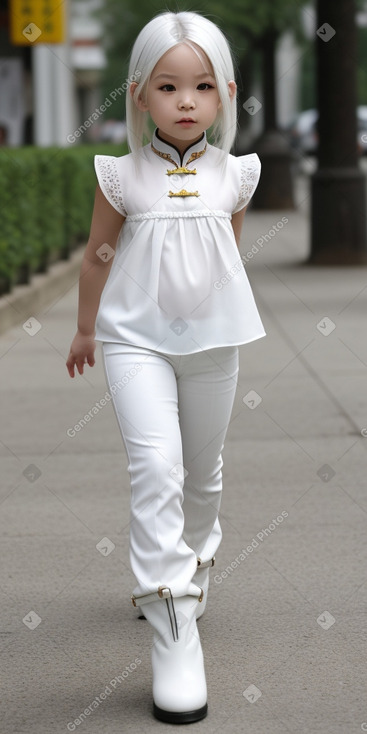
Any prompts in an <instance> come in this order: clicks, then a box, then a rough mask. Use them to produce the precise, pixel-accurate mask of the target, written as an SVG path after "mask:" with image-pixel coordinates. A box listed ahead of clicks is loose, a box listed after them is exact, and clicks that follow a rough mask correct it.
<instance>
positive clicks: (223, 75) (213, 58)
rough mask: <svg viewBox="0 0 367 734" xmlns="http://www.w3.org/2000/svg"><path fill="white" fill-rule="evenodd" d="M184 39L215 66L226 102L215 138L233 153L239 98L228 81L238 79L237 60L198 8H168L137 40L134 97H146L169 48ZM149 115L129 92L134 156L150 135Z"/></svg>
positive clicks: (133, 62) (132, 59)
mask: <svg viewBox="0 0 367 734" xmlns="http://www.w3.org/2000/svg"><path fill="white" fill-rule="evenodd" d="M183 42H186V43H188V44H189V45H191V43H195V44H196V45H197V46H199V48H201V49H202V51H204V53H205V54H206V55H207V57H208V59H209V61H210V63H211V65H212V67H213V71H214V75H215V79H216V84H217V89H218V94H219V97H220V100H221V103H222V106H221V108H220V109H219V110H218V114H217V117H216V120H215V122H214V125H213V137H214V140H213V142H214V145H216V146H217V147H218V148H221V149H222V150H223V151H225V152H226V153H229V152H230V149H231V148H232V145H233V143H234V139H235V137H236V132H237V105H236V98H233V99H232V100H231V99H230V97H229V91H228V82H229V81H231V80H232V79H234V68H233V60H232V56H231V51H230V47H229V44H228V41H227V39H226V37H225V36H224V34H223V33H222V31H221V30H220V29H219V28H218V26H216V25H215V23H212V21H211V20H209V19H208V18H205V17H204V16H202V15H199V13H195V12H186V11H185V12H180V13H171V12H164V13H160V14H159V15H157V16H155V17H154V18H153V19H152V20H151V21H149V23H147V25H145V26H144V28H143V29H142V30H141V31H140V33H139V35H138V37H137V39H136V41H135V43H134V46H133V49H132V52H131V57H130V65H129V81H137V82H138V86H137V87H136V89H135V92H134V99H137V97H138V95H140V94H141V95H142V97H143V99H144V97H145V93H146V90H147V86H148V83H149V79H150V76H151V73H152V71H153V69H154V67H155V65H156V64H157V63H158V61H159V59H160V58H161V57H162V56H163V54H165V53H166V51H168V50H169V49H171V48H173V47H174V46H176V45H177V44H179V43H183ZM190 42H191V43H190ZM194 50H195V48H194ZM148 115H149V113H148V112H142V111H140V110H139V109H138V108H137V106H136V104H135V103H134V100H133V99H132V98H131V96H130V94H129V92H127V93H126V125H127V142H128V146H129V148H130V151H131V152H132V153H133V154H134V156H137V155H138V153H139V150H140V149H141V147H142V145H143V140H144V135H146V137H147V138H148V140H149V139H150V131H149V127H148Z"/></svg>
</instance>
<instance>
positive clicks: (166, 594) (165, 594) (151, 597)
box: [131, 586, 204, 607]
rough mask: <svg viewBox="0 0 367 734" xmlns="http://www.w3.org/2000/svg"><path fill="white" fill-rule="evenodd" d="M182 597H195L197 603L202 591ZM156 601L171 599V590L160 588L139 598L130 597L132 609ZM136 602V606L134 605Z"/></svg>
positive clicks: (202, 593)
mask: <svg viewBox="0 0 367 734" xmlns="http://www.w3.org/2000/svg"><path fill="white" fill-rule="evenodd" d="M183 596H196V597H198V601H202V600H203V596H204V591H203V589H200V594H199V595H198V594H197V593H193V592H189V591H188V592H186V593H185V594H184V595H183ZM157 599H172V594H171V589H170V588H169V587H168V586H160V587H159V588H158V590H157V591H153V592H151V593H150V594H141V595H140V596H135V594H133V595H132V597H131V601H132V603H133V605H134V607H138V606H139V607H141V606H142V604H149V602H151V601H157ZM136 602H138V604H137V603H136Z"/></svg>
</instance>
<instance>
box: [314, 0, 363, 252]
mask: <svg viewBox="0 0 367 734" xmlns="http://www.w3.org/2000/svg"><path fill="white" fill-rule="evenodd" d="M317 12H318V18H317V27H318V30H317V34H318V38H317V40H316V56H317V97H318V109H319V123H318V132H319V168H318V170H317V171H316V173H315V174H314V176H313V177H312V188H311V192H312V220H311V255H310V262H311V263H317V264H333V265H334V264H335V265H344V264H358V263H366V262H367V252H366V192H365V176H364V175H363V173H362V171H360V170H359V168H358V154H357V122H356V107H357V61H356V55H357V31H356V22H355V16H356V4H355V0H338V2H335V0H318V3H317ZM326 21H327V22H326Z"/></svg>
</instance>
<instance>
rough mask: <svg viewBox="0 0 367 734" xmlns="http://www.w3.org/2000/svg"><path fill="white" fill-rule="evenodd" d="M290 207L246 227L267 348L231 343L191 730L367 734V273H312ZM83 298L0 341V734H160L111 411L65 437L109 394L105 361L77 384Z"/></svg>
mask: <svg viewBox="0 0 367 734" xmlns="http://www.w3.org/2000/svg"><path fill="white" fill-rule="evenodd" d="M298 194H299V199H300V205H299V209H298V211H297V212H287V211H285V212H283V211H282V212H274V213H271V212H268V213H265V214H259V213H256V212H252V211H249V212H248V213H247V215H246V219H245V226H244V232H243V244H242V254H243V255H245V256H246V257H247V255H246V253H247V252H250V251H251V248H252V247H253V245H254V244H255V243H256V241H257V240H258V245H257V249H258V252H257V253H256V252H255V254H253V257H248V264H247V265H246V269H247V272H248V275H249V278H250V281H251V284H252V287H253V290H254V294H255V298H256V301H257V304H258V307H259V310H260V313H261V315H262V318H263V321H264V325H265V328H266V331H267V336H266V338H264V339H260V340H258V341H257V342H253V343H251V344H249V345H245V346H243V347H241V348H240V357H241V370H240V376H239V385H238V390H237V396H236V402H235V406H234V409H233V415H232V420H231V423H230V426H229V430H228V434H227V441H226V446H225V450H224V455H223V458H224V467H223V478H224V495H223V502H222V508H221V522H222V528H223V533H224V537H223V541H222V545H221V548H220V551H219V553H218V554H217V562H216V566H215V567H214V569H213V571H212V576H211V587H210V592H209V600H208V606H207V611H206V612H205V615H204V616H203V618H202V619H201V620H200V622H199V625H200V634H201V639H202V644H203V649H204V655H205V661H206V670H207V681H208V690H209V699H208V703H209V715H208V717H207V719H205V720H204V721H202V722H199V723H197V724H194V725H192V730H193V731H195V732H197V734H206V733H207V732H210V734H219V732H223V731H224V732H231V733H232V732H234V733H236V734H237V733H238V734H265V733H267V732H272V734H285V732H290V734H316V733H319V732H320V733H322V734H352V733H353V732H356V733H357V732H361V731H366V730H367V723H366V722H367V699H366V659H367V645H366V612H365V610H366V602H367V582H366V573H365V569H366V560H367V559H366V555H367V541H366V530H365V528H366V513H367V500H366V491H365V487H366V450H367V443H366V435H367V393H366V377H367V372H366V367H367V343H366V338H365V334H366V292H367V271H366V269H365V268H363V267H360V268H348V269H338V268H335V269H331V268H327V267H320V268H311V267H309V266H305V265H303V261H304V260H305V258H306V255H307V252H308V249H309V245H308V227H307V218H306V214H307V205H308V198H307V197H308V194H307V190H306V189H303V188H302V187H301V188H300V189H299V192H298ZM301 200H302V203H301ZM283 217H284V219H282V218H283ZM285 220H287V221H285ZM274 225H275V227H274ZM260 238H262V239H260ZM254 249H256V248H254ZM77 294H78V289H77V278H75V276H74V282H73V281H71V282H70V283H69V284H68V286H66V285H65V290H64V293H63V294H61V295H57V297H56V298H55V299H54V301H51V302H50V303H49V304H48V305H47V306H46V307H42V309H40V310H38V311H37V312H31V313H28V314H27V315H26V318H25V319H23V316H22V319H21V320H20V321H19V324H18V325H17V326H14V327H13V328H12V329H11V330H9V331H7V332H6V333H5V334H3V335H2V336H1V337H0V356H1V359H0V370H1V382H0V385H1V393H2V395H1V398H2V406H3V408H2V415H3V424H2V430H1V444H0V447H1V456H2V479H3V481H2V488H1V497H0V509H1V531H2V532H1V558H2V568H1V578H0V594H1V609H2V624H1V633H0V635H1V653H2V665H1V667H2V673H3V678H4V681H3V684H2V704H3V707H2V708H3V713H2V721H1V730H2V731H4V734H61V733H62V732H67V731H78V732H88V734H96V733H97V732H98V734H100V732H101V731H103V732H106V734H121V733H125V732H131V731H136V732H139V733H148V732H149V733H150V732H160V731H162V732H167V733H169V732H171V731H172V732H173V731H177V727H174V726H171V725H166V724H162V723H160V722H158V721H155V720H154V719H153V718H152V715H151V671H150V640H151V631H150V628H149V627H148V624H147V623H146V622H142V621H139V620H137V618H136V615H135V613H134V609H133V607H132V605H131V602H130V593H131V591H132V588H133V586H134V579H133V577H132V574H131V572H130V569H129V562H128V534H129V476H128V473H127V460H126V456H125V453H124V449H123V446H122V442H121V438H120V435H119V432H118V429H117V424H116V420H115V416H114V414H113V410H112V406H111V404H110V403H107V404H106V406H105V407H103V409H100V410H99V411H98V412H97V413H96V415H95V416H94V417H93V419H92V420H90V422H89V423H88V424H87V425H85V426H84V428H83V429H82V430H80V431H75V429H74V426H75V425H76V424H78V422H79V421H80V420H81V419H82V418H83V416H84V415H85V414H86V413H88V411H89V410H91V408H92V407H93V406H94V405H95V404H96V403H97V402H98V401H99V400H100V399H101V398H102V397H103V395H104V394H105V392H106V384H105V379H104V373H103V367H102V362H101V354H100V346H98V348H97V352H96V360H97V361H96V365H95V367H94V368H93V369H91V368H88V367H87V368H86V370H85V374H84V376H83V377H80V376H79V375H78V376H77V377H76V378H75V379H74V380H71V379H70V377H69V376H68V374H67V370H66V367H65V361H66V358H67V354H68V352H69V347H70V343H71V340H72V338H73V336H74V333H75V328H76V313H77ZM23 323H24V324H25V325H24V327H23V326H22V324H23ZM69 429H71V430H69ZM68 431H69V433H68ZM85 711H86V712H87V713H83V712H85ZM80 717H81V718H80ZM190 731H191V728H190Z"/></svg>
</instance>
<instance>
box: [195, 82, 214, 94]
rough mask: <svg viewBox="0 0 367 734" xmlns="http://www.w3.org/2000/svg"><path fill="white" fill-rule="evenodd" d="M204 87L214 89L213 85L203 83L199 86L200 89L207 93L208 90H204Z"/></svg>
mask: <svg viewBox="0 0 367 734" xmlns="http://www.w3.org/2000/svg"><path fill="white" fill-rule="evenodd" d="M203 87H206V89H214V87H213V85H212V84H209V82H202V83H201V84H198V89H199V90H200V91H203V92H205V91H206V90H205V89H203Z"/></svg>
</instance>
